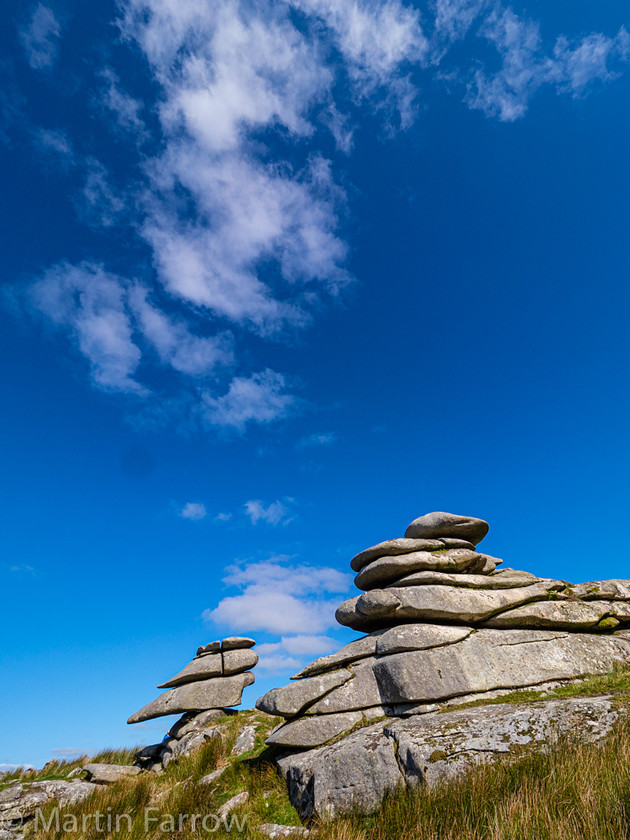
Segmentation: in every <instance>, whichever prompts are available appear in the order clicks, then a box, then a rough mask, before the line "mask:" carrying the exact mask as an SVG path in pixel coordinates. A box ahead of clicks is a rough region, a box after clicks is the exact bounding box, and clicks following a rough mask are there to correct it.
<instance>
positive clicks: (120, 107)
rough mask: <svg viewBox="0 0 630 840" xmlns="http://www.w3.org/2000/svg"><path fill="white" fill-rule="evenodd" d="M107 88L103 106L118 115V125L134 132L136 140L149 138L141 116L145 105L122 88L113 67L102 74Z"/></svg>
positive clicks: (107, 68)
mask: <svg viewBox="0 0 630 840" xmlns="http://www.w3.org/2000/svg"><path fill="white" fill-rule="evenodd" d="M101 76H102V78H103V80H104V81H105V82H106V83H107V87H106V89H105V91H104V93H103V97H102V98H103V105H104V106H105V108H107V109H108V110H109V111H111V113H113V114H115V115H116V119H117V122H118V125H119V126H120V127H121V128H123V129H125V130H126V131H130V132H133V134H134V137H135V138H136V140H139V141H142V140H143V139H145V138H146V137H147V136H148V133H147V130H146V126H145V124H144V121H143V120H142V118H141V116H140V112H141V111H142V108H143V103H142V102H140V101H139V100H137V99H134V98H133V97H132V96H130V95H129V94H128V93H126V92H125V91H124V90H122V89H121V87H120V79H119V78H118V76H117V74H116V73H115V72H114V71H113V70H112V68H111V67H106V68H105V70H103V72H102V73H101Z"/></svg>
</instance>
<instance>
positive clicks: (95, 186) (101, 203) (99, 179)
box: [82, 158, 126, 228]
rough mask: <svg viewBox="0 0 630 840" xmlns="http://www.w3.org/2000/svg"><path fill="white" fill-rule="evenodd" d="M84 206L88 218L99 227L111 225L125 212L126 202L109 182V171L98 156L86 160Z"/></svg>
mask: <svg viewBox="0 0 630 840" xmlns="http://www.w3.org/2000/svg"><path fill="white" fill-rule="evenodd" d="M84 166H85V183H84V186H83V193H82V195H83V202H84V203H83V207H82V209H83V210H84V212H85V214H86V218H87V219H88V220H89V221H90V222H92V223H95V224H97V225H98V226H99V227H100V226H102V227H106V228H107V227H111V226H112V225H114V224H115V223H116V222H117V221H118V220H119V217H120V216H121V215H122V214H123V213H124V212H125V209H126V202H125V199H124V198H123V197H122V196H121V194H120V193H119V192H118V191H117V190H115V189H114V188H113V187H112V186H111V184H110V183H109V173H108V172H107V170H106V169H105V167H104V166H103V164H102V163H100V161H98V160H96V158H87V160H86V161H85V164H84Z"/></svg>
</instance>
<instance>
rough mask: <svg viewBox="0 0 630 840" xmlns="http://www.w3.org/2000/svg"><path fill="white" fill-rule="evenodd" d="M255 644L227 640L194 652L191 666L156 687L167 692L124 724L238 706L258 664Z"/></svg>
mask: <svg viewBox="0 0 630 840" xmlns="http://www.w3.org/2000/svg"><path fill="white" fill-rule="evenodd" d="M255 644H256V642H255V641H254V640H253V639H248V638H246V637H245V636H230V637H229V638H227V639H223V640H222V641H215V642H210V644H208V645H204V646H203V647H200V648H198V649H197V655H196V656H195V658H194V659H193V660H192V662H189V663H188V665H186V667H185V668H183V669H182V670H181V671H180V672H179V673H178V674H175V676H174V677H171V679H170V680H167V681H166V682H164V683H162V684H161V685H159V686H158V688H165V689H167V691H165V692H164V693H163V694H161V695H160V696H159V697H157V698H156V699H155V700H153V701H152V702H151V703H148V704H147V705H146V706H144V707H143V708H142V709H140V710H139V711H138V712H136V713H135V714H133V715H131V717H130V718H129V720H128V721H127V723H140V722H141V721H144V720H151V719H152V718H157V717H162V716H164V715H173V714H178V713H180V712H206V711H209V710H216V711H219V712H221V713H224V712H225V709H226V708H227V707H230V706H238V705H239V704H240V702H241V697H242V694H243V689H244V688H245V687H246V686H248V685H251V684H252V683H253V682H254V675H253V674H252V673H251V671H250V669H251V668H253V667H254V666H255V665H256V663H257V662H258V655H257V654H256V653H254V651H253V650H251V648H252V647H253V646H254V645H255Z"/></svg>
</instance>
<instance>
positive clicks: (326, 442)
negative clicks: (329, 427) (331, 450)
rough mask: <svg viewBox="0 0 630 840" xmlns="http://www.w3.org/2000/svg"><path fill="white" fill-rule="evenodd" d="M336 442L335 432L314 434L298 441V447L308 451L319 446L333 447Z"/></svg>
mask: <svg viewBox="0 0 630 840" xmlns="http://www.w3.org/2000/svg"><path fill="white" fill-rule="evenodd" d="M336 440H337V435H336V434H335V433H334V432H313V434H310V435H306V436H305V437H303V438H302V439H301V440H300V441H298V447H300V448H301V449H308V448H311V447H317V446H332V444H333V443H335V442H336Z"/></svg>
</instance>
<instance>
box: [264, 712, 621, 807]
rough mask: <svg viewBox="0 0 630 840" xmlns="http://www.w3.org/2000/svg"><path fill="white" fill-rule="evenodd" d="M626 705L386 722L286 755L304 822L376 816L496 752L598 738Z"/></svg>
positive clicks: (290, 783) (284, 760) (519, 751)
mask: <svg viewBox="0 0 630 840" xmlns="http://www.w3.org/2000/svg"><path fill="white" fill-rule="evenodd" d="M626 713H627V712H626V710H625V709H619V708H617V707H616V706H615V704H614V702H613V699H612V698H610V697H596V698H592V697H574V698H570V699H566V700H547V701H544V702H536V703H522V704H507V703H506V704H499V705H495V706H481V707H479V708H474V709H461V710H457V711H447V712H445V713H439V712H433V713H430V714H426V715H423V716H421V717H418V716H413V717H410V718H407V719H405V720H393V721H392V720H382V721H380V722H379V723H375V724H373V725H372V726H369V727H367V728H365V729H360V730H358V731H357V732H354V733H352V734H350V735H348V737H346V738H344V739H343V740H342V741H340V742H338V743H335V744H332V745H331V746H325V747H321V748H320V749H317V750H310V751H308V752H303V753H293V754H288V755H285V756H284V757H282V758H280V759H279V762H278V763H279V766H280V769H281V770H282V772H283V773H284V775H285V777H286V780H287V785H288V789H289V795H290V797H291V801H292V802H293V804H294V805H295V807H296V808H297V810H298V813H299V814H300V817H302V819H305V820H308V819H309V818H310V817H312V816H314V815H316V814H317V815H320V816H326V817H335V816H339V815H341V814H347V813H350V812H353V811H359V812H363V813H369V812H370V811H373V810H375V809H376V808H377V807H378V806H379V805H380V803H381V801H382V799H383V797H384V796H385V795H386V794H387V793H390V792H392V791H394V790H396V789H398V788H405V787H407V788H413V787H415V786H417V785H418V784H421V783H424V784H428V785H435V784H437V783H439V782H442V781H445V780H450V779H453V778H455V777H457V776H458V775H461V774H462V773H464V772H465V771H466V770H468V769H470V768H471V767H473V766H474V765H476V764H479V763H482V762H488V761H492V760H493V759H495V758H497V757H503V758H506V757H507V758H509V757H510V756H513V757H518V756H521V755H522V754H523V751H524V750H527V749H530V750H533V749H545V748H548V746H549V745H550V744H552V743H554V742H555V741H557V739H558V738H560V737H562V736H567V735H571V734H572V733H579V737H580V740H582V741H597V740H599V739H601V738H603V737H605V736H606V735H608V734H609V733H610V731H611V730H612V728H613V726H614V725H615V723H616V722H617V720H618V719H619V717H620V715H621V714H626Z"/></svg>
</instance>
